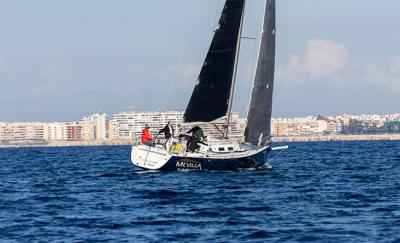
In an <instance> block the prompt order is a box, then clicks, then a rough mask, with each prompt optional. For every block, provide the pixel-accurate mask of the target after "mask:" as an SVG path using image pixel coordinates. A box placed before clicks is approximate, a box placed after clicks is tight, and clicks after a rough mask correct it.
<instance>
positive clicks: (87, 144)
mask: <svg viewBox="0 0 400 243" xmlns="http://www.w3.org/2000/svg"><path fill="white" fill-rule="evenodd" d="M387 140H400V134H379V135H321V136H293V137H274V138H273V141H274V142H327V141H344V142H345V141H387ZM115 145H132V141H130V140H105V141H50V142H48V143H46V144H13V145H4V144H0V148H15V147H95V146H115Z"/></svg>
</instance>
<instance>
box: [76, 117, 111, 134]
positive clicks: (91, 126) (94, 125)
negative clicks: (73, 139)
mask: <svg viewBox="0 0 400 243" xmlns="http://www.w3.org/2000/svg"><path fill="white" fill-rule="evenodd" d="M81 124H82V139H83V140H86V141H91V140H106V139H107V138H108V116H107V114H105V113H103V114H98V113H95V114H92V115H90V116H88V117H84V118H83V119H82V120H81Z"/></svg>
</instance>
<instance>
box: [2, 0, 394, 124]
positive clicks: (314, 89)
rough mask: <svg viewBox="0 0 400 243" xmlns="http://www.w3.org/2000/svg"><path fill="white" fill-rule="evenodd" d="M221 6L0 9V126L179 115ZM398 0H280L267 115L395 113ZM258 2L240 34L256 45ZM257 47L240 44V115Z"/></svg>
mask: <svg viewBox="0 0 400 243" xmlns="http://www.w3.org/2000/svg"><path fill="white" fill-rule="evenodd" d="M223 2H224V1H223V0H83V1H82V0H0V121H73V120H79V119H80V118H81V117H83V116H85V115H88V114H90V113H93V112H106V113H108V114H109V115H112V114H114V113H117V112H121V111H130V110H136V111H147V110H148V111H158V110H184V109H185V107H186V105H187V102H188V100H189V97H190V95H191V93H192V89H193V86H194V84H195V82H196V80H197V76H198V74H199V71H200V67H201V65H202V62H203V60H204V58H205V56H206V54H207V50H208V47H209V45H210V42H211V38H212V35H213V29H214V27H215V26H216V24H217V21H218V18H219V15H220V12H221V10H222V6H223ZM399 10H400V1H398V0H379V1H377V0H319V1H316V0H301V1H299V0H278V1H277V53H276V75H275V92H274V103H273V112H274V114H273V115H274V116H275V117H295V116H297V117H298V116H307V115H318V114H322V115H337V114H344V113H347V114H361V113H369V114H371V113H374V114H386V113H394V112H400V45H399V43H400V32H399V31H398V29H399V26H400V15H399V14H398V13H399ZM262 14H263V0H247V6H246V15H245V25H244V31H243V35H244V36H247V37H254V38H259V36H260V33H261V20H262ZM258 43H259V42H258V40H243V43H242V49H241V56H240V62H239V74H238V80H237V85H236V87H237V88H236V93H235V103H234V110H235V111H238V112H241V114H244V113H245V110H246V106H247V104H248V102H249V97H250V92H251V89H250V87H251V83H252V77H253V76H254V69H255V63H256V59H257V48H258Z"/></svg>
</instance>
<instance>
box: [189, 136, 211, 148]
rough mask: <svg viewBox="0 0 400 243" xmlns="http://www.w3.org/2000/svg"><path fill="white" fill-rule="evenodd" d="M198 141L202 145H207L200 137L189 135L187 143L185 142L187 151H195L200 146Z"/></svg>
mask: <svg viewBox="0 0 400 243" xmlns="http://www.w3.org/2000/svg"><path fill="white" fill-rule="evenodd" d="M199 143H200V144H203V145H207V144H206V143H205V142H202V141H200V139H198V138H197V137H195V136H192V137H190V139H189V141H187V144H186V148H187V151H190V152H195V151H196V150H197V149H199V148H200V145H199Z"/></svg>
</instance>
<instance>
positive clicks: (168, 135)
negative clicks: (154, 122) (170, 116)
mask: <svg viewBox="0 0 400 243" xmlns="http://www.w3.org/2000/svg"><path fill="white" fill-rule="evenodd" d="M161 133H164V136H165V139H166V141H165V144H164V147H165V149H166V150H169V148H170V147H171V145H172V142H173V140H174V133H175V130H174V128H173V127H172V122H171V121H168V123H167V125H166V126H165V127H164V128H163V129H161V130H160V132H159V133H158V134H161Z"/></svg>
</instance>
